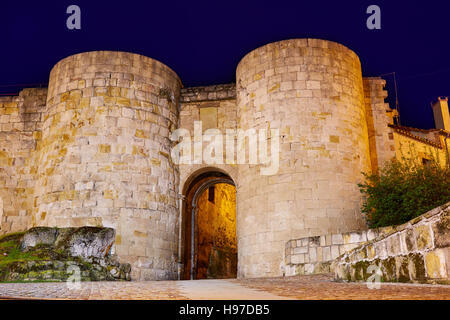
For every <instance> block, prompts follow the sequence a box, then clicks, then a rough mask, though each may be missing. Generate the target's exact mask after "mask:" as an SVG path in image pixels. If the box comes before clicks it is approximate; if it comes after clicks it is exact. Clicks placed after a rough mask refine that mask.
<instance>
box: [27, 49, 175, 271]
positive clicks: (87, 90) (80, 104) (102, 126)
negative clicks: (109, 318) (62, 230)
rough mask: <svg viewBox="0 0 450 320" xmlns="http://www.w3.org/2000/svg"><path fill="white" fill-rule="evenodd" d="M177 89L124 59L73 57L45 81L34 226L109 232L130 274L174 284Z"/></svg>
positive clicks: (144, 61) (131, 58)
mask: <svg viewBox="0 0 450 320" xmlns="http://www.w3.org/2000/svg"><path fill="white" fill-rule="evenodd" d="M180 87H181V82H180V79H179V78H178V76H177V75H176V74H175V72H173V71H172V70H171V69H170V68H168V67H167V66H165V65H164V64H162V63H160V62H158V61H155V60H153V59H150V58H147V57H144V56H141V55H137V54H131V53H124V52H110V51H98V52H87V53H81V54H77V55H73V56H70V57H68V58H66V59H64V60H62V61H60V62H59V63H58V64H56V66H55V67H54V68H53V70H52V71H51V74H50V81H49V89H48V101H47V111H46V113H45V115H44V116H45V119H44V124H43V130H42V140H41V142H40V144H39V145H38V150H39V153H38V154H39V159H38V162H37V163H38V167H37V168H36V170H37V174H38V180H37V184H36V192H37V195H36V198H35V207H36V209H35V214H34V217H33V219H34V225H40V226H58V227H76V226H104V227H112V228H114V229H116V234H117V235H116V243H115V248H114V250H115V253H116V254H117V255H118V256H119V258H120V259H121V260H123V261H126V262H129V263H131V264H132V272H133V273H132V277H133V278H134V279H136V280H138V279H141V280H145V279H147V280H148V279H176V277H177V263H176V258H177V241H178V219H177V217H178V211H177V203H176V202H177V193H178V185H179V177H178V173H177V171H176V170H177V169H176V168H175V166H174V164H173V163H172V162H171V160H170V147H171V145H170V140H169V136H170V132H171V131H172V130H174V129H175V128H176V126H177V124H178V118H179V112H178V100H179V93H180Z"/></svg>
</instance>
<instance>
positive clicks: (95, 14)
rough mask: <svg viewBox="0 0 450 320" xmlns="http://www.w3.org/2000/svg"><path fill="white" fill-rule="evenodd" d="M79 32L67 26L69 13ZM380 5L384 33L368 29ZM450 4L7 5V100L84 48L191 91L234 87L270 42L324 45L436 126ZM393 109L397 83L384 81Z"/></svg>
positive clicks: (1, 85)
mask: <svg viewBox="0 0 450 320" xmlns="http://www.w3.org/2000/svg"><path fill="white" fill-rule="evenodd" d="M72 4H76V5H78V6H80V8H81V11H82V22H81V23H82V29H81V30H78V31H73V30H72V31H71V30H68V29H67V28H66V19H67V17H68V16H69V15H68V14H66V9H67V7H68V6H69V5H72ZM372 4H377V5H378V6H380V7H381V12H382V29H381V30H374V31H371V30H368V29H367V27H366V19H367V18H368V15H367V14H366V9H367V7H368V6H369V5H372ZM449 14H450V4H449V3H448V1H431V0H430V1H420V2H417V3H416V1H393V0H391V1H378V0H371V1H366V0H360V1H348V0H347V1H322V0H310V1H302V0H297V1H282V0H278V1H270V2H264V1H245V0H241V1H231V0H228V1H214V0H209V1H137V0H126V1H98V0H89V1H80V0H70V1H66V0H57V1H33V2H31V1H30V2H25V1H19V0H17V1H6V0H2V1H1V3H0V30H1V40H0V41H1V42H0V93H2V94H5V93H13V94H16V93H17V92H18V90H19V89H20V88H19V87H14V86H9V85H15V84H33V83H44V84H45V83H47V82H48V76H49V72H50V70H51V68H52V66H53V65H54V64H55V63H57V62H58V61H59V60H61V59H62V58H64V57H66V56H69V55H72V54H75V53H79V52H84V51H92V50H121V51H129V52H135V53H139V54H143V55H146V56H149V57H152V58H154V59H157V60H160V61H161V62H163V63H165V64H167V65H168V66H170V67H171V68H173V69H174V70H175V71H176V72H177V73H178V75H179V76H180V78H181V79H182V81H183V84H184V85H185V86H197V85H209V84H219V83H229V82H234V81H235V70H236V66H237V64H238V62H239V61H240V59H241V58H242V57H243V56H244V55H245V54H247V53H248V52H250V51H251V50H253V49H255V48H257V47H259V46H261V45H264V44H267V43H269V42H273V41H278V40H283V39H289V38H304V37H309V38H321V39H327V40H333V41H337V42H340V43H342V44H344V45H346V46H348V47H349V48H350V49H352V50H354V51H355V52H356V53H357V54H358V55H359V56H360V59H361V62H362V67H363V73H364V75H365V76H378V75H381V74H386V73H390V72H393V71H395V72H396V73H397V79H398V93H399V102H400V111H401V121H402V124H403V125H409V126H414V127H419V128H431V127H434V123H433V116H432V112H431V108H430V102H431V101H432V100H434V99H436V98H437V97H438V96H449V95H450V81H449V80H448V79H449V77H450V52H449V50H448V42H449V37H450V24H449V21H448V17H449ZM386 79H387V80H388V81H389V85H388V89H389V90H390V99H389V102H390V103H391V105H392V106H393V104H394V101H395V99H394V96H395V94H394V90H393V81H392V77H390V76H387V77H386Z"/></svg>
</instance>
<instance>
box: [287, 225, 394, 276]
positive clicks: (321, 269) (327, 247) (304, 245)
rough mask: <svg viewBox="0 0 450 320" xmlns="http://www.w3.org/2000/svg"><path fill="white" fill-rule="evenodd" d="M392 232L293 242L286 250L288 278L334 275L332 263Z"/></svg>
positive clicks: (380, 231) (388, 228)
mask: <svg viewBox="0 0 450 320" xmlns="http://www.w3.org/2000/svg"><path fill="white" fill-rule="evenodd" d="M391 230H392V228H390V227H387V228H378V229H370V230H362V231H357V232H347V233H339V234H329V235H322V236H317V237H306V238H301V239H296V240H290V241H288V242H287V243H286V249H285V263H286V274H285V275H286V276H293V275H298V274H317V273H326V272H331V263H332V262H333V261H334V260H335V259H337V258H338V257H339V256H341V255H343V254H345V253H347V252H349V251H351V250H353V249H354V248H356V247H358V246H360V245H362V244H364V243H367V242H368V241H372V240H374V239H376V238H377V237H379V236H381V235H384V234H388V233H389V232H391Z"/></svg>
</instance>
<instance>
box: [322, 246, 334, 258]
mask: <svg viewBox="0 0 450 320" xmlns="http://www.w3.org/2000/svg"><path fill="white" fill-rule="evenodd" d="M322 255H323V257H322V261H331V260H332V259H331V248H330V247H323V248H322Z"/></svg>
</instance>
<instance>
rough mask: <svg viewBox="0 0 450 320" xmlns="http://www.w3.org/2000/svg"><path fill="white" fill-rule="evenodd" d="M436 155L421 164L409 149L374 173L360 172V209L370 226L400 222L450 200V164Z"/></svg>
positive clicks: (419, 159) (392, 224) (397, 223)
mask: <svg viewBox="0 0 450 320" xmlns="http://www.w3.org/2000/svg"><path fill="white" fill-rule="evenodd" d="M438 159H439V158H438V157H437V155H436V156H434V157H433V159H429V161H427V164H425V165H423V164H422V159H421V158H420V157H418V156H417V155H416V154H414V151H412V152H410V153H409V157H403V159H402V161H401V162H399V161H395V160H394V161H392V162H389V163H388V164H387V165H386V166H385V167H384V168H382V169H381V170H380V172H379V173H378V174H371V175H368V174H364V176H365V178H366V181H365V183H362V184H359V188H360V190H361V192H362V193H363V194H364V195H365V201H364V203H363V206H362V211H363V213H364V214H365V216H366V221H367V223H368V225H369V227H371V228H379V227H386V226H394V225H400V224H403V223H406V222H408V221H409V220H411V219H414V218H416V217H418V216H420V215H422V214H424V213H426V212H427V211H429V210H431V209H433V208H436V207H438V206H441V205H443V204H445V203H447V202H449V201H450V166H449V163H448V160H447V161H446V162H447V163H446V164H442V163H440V162H439V160H438Z"/></svg>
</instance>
